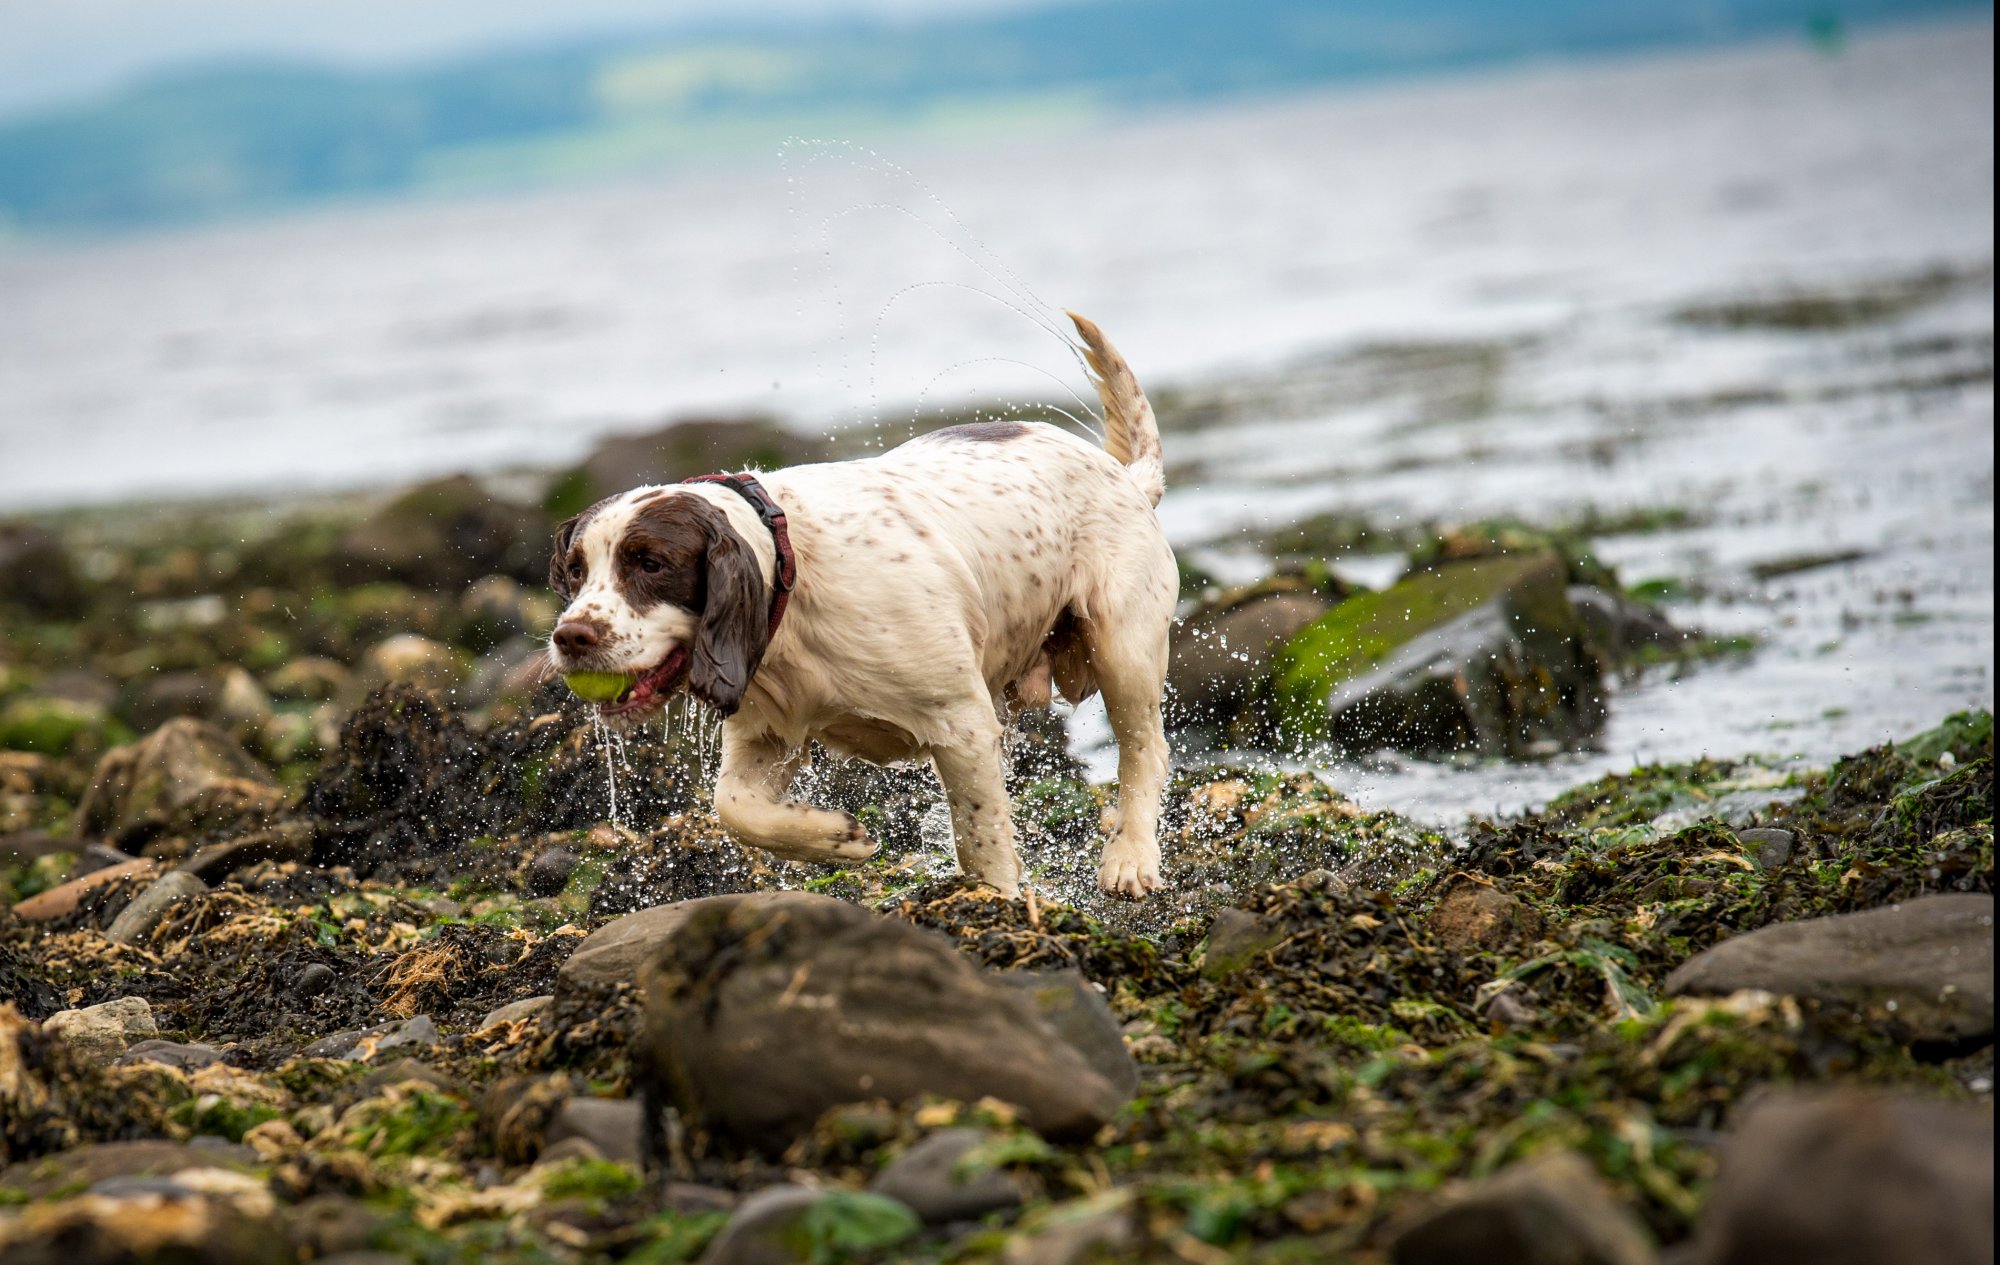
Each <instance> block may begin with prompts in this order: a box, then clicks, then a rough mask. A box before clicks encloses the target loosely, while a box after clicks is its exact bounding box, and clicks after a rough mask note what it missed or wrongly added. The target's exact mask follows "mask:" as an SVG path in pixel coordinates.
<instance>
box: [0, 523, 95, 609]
mask: <svg viewBox="0 0 2000 1265" xmlns="http://www.w3.org/2000/svg"><path fill="white" fill-rule="evenodd" d="M87 599H88V595H87V593H86V591H85V589H84V585H83V580H82V579H81V578H80V577H79V576H78V575H77V573H76V568H75V567H73V566H71V565H70V559H69V550H67V549H66V548H64V547H63V542H62V537H61V536H59V535H57V534H56V533H55V532H53V531H50V530H49V529H48V528H46V527H42V526H40V525H38V524H35V523H30V522H26V521H24V520H21V519H9V520H7V521H6V522H0V605H6V606H13V607H16V608H18V609H20V610H24V611H27V612H29V613H31V614H35V615H40V616H44V617H46V618H51V619H75V618H76V617H77V616H79V615H81V614H83V612H84V608H85V606H86V605H87Z"/></svg>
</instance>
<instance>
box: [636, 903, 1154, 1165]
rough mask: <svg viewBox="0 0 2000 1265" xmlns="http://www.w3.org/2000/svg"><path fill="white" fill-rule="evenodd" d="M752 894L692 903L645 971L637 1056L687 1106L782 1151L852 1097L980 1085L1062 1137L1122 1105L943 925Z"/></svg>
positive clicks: (972, 1093)
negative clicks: (934, 927)
mask: <svg viewBox="0 0 2000 1265" xmlns="http://www.w3.org/2000/svg"><path fill="white" fill-rule="evenodd" d="M762 895H763V896H764V897H765V899H762V900H759V899H757V898H756V897H752V896H723V897H713V898H709V899H706V900H703V901H701V902H699V906H698V908H696V909H694V910H692V911H691V912H690V913H689V914H688V915H686V918H685V921H684V922H683V923H682V925H681V926H680V927H679V928H678V929H677V930H675V931H674V932H673V933H672V934H670V935H668V936H667V937H666V938H665V941H664V943H662V944H660V945H659V947H658V950H657V951H656V954H655V956H654V958H653V960H652V961H651V962H649V963H648V964H647V966H646V968H645V970H644V972H643V973H642V975H641V978H640V991H641V994H642V1019H641V1025H640V1034H639V1038H638V1043H637V1044H638V1046H639V1049H638V1050H637V1051H635V1060H636V1061H637V1062H640V1063H642V1064H644V1066H645V1069H646V1071H645V1076H646V1080H645V1081H644V1084H645V1085H647V1086H649V1087H650V1090H651V1092H654V1093H656V1094H657V1095H658V1096H659V1097H660V1099H661V1100H662V1101H666V1102H670V1103H672V1104H674V1105H676V1106H678V1107H680V1108H681V1109H682V1110H683V1112H685V1113H687V1114H688V1115H689V1116H690V1117H691V1118H693V1119H696V1120H699V1121H701V1122H703V1123H704V1124H706V1125H708V1126H709V1127H711V1128H713V1129H714V1130H716V1131H718V1132H720V1133H723V1134H726V1135H728V1136H730V1137H732V1138H734V1139H736V1140H738V1141H741V1142H744V1143H746V1144H748V1145H750V1146H753V1147H759V1148H763V1149H766V1150H769V1151H772V1152H778V1151H782V1150H783V1149H784V1148H785V1147H786V1146H787V1145H789V1144H790V1143H791V1142H792V1141H793V1140H794V1139H795V1138H797V1137H798V1136H799V1135H800V1134H802V1133H804V1132H806V1131H807V1130H809V1129H810V1128H811V1127H812V1126H813V1124H814V1122H815V1121H817V1120H818V1119H819V1117H820V1115H821V1113H823V1112H825V1111H826V1110H827V1109H829V1108H831V1107H836V1106H840V1105H842V1104H847V1103H863V1102H869V1101H873V1100H877V1099H882V1100H887V1101H889V1102H892V1103H893V1102H905V1101H909V1100H911V1099H914V1098H918V1097H921V1096H923V1095H925V1094H935V1095H938V1096H940V1097H944V1098H952V1099H957V1100H960V1101H963V1102H974V1101H977V1100H978V1099H980V1098H985V1097H993V1098H998V1099H1000V1100H1002V1101H1005V1102H1010V1103H1013V1104H1015V1105H1016V1106H1018V1107H1019V1108H1020V1109H1021V1112H1022V1116H1023V1118H1024V1119H1025V1120H1026V1121H1027V1122H1028V1123H1029V1124H1030V1125H1031V1126H1033V1127H1034V1128H1035V1129H1037V1130H1039V1131H1041V1132H1042V1133H1045V1134H1047V1135H1049V1136H1051V1137H1055V1138H1063V1139H1067V1138H1079V1137H1088V1136H1090V1135H1091V1134H1093V1133H1095V1132H1096V1131H1097V1130H1098V1129H1099V1128H1101V1127H1103V1125H1104V1124H1105V1123H1106V1122H1108V1121H1109V1120H1110V1118H1111V1116H1112V1114H1113V1113H1115V1112H1116V1111H1117V1109H1118V1108H1119V1106H1120V1105H1122V1104H1123V1103H1124V1101H1125V1099H1126V1095H1125V1094H1123V1093H1121V1092H1120V1091H1119V1090H1118V1089H1117V1088H1116V1087H1115V1086H1113V1085H1112V1084H1111V1083H1110V1082H1109V1081H1107V1080H1106V1079H1105V1078H1104V1077H1103V1076H1102V1075H1101V1074H1100V1073H1099V1072H1098V1071H1097V1070H1096V1069H1095V1068H1093V1067H1091V1065H1090V1064H1089V1062H1088V1061H1087V1060H1086V1059H1085V1058H1084V1056H1083V1055H1081V1054H1079V1053H1078V1052H1077V1051H1076V1049H1075V1048H1074V1047H1072V1046H1071V1045H1070V1044H1069V1043H1068V1042H1066V1041H1064V1040H1062V1039H1061V1038H1060V1037H1059V1036H1058V1035H1057V1034H1056V1033H1055V1031H1054V1030H1053V1029H1052V1028H1051V1027H1050V1026H1049V1024H1048V1023H1047V1022H1046V1021H1044V1020H1043V1019H1042V1018H1041V1016H1040V1015H1039V1014H1037V1013H1036V1010H1035V1006H1034V1003H1033V1002H1032V1001H1031V1000H1030V999H1029V998H1027V997H1025V996H1023V995H1022V993H1021V992H1020V990H1019V989H1018V988H1014V987H1009V986H1008V985H1006V984H1002V983H999V982H997V981H995V980H993V979H992V978H991V977H990V976H988V975H986V974H985V973H983V972H981V971H980V970H979V969H978V968H977V967H975V966H974V965H973V964H972V963H971V962H970V961H969V960H967V959H966V958H965V957H964V956H963V955H962V954H960V953H959V952H958V951H957V950H956V949H955V948H954V947H953V946H952V944H951V942H950V941H948V940H947V939H945V938H944V937H943V936H941V935H938V934H937V933H935V932H931V931H927V930H924V929H922V928H919V927H915V926H912V925H910V924H908V923H904V922H899V921H895V920H891V919H887V918H882V917H879V916H877V915H875V914H872V913H870V912H869V911H868V910H865V909H862V908H860V907H859V906H856V905H850V904H847V903H845V902H843V901H838V900H833V899H831V898H828V897H824V896H816V895H812V894H810V893H804V892H774V893H764V894H762ZM773 898H776V899H773Z"/></svg>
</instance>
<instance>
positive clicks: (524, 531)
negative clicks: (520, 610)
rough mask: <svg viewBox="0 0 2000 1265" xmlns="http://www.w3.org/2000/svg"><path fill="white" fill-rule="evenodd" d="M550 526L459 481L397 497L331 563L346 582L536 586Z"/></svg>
mask: <svg viewBox="0 0 2000 1265" xmlns="http://www.w3.org/2000/svg"><path fill="white" fill-rule="evenodd" d="M552 533H553V525H552V524H551V523H550V521H549V518H548V516H547V515H546V514H544V513H542V512H541V511H540V510H538V509H535V508H533V507H531V506H526V505H520V504H516V503H514V502H510V501H506V500H502V499H500V498H498V497H495V496H493V495H492V494H491V493H489V492H487V491H486V489H485V488H483V487H481V486H480V485H479V483H478V481H477V480H474V479H472V478H470V477H469V476H466V475H462V474H461V475H453V476H451V477H449V478H443V479H434V480H432V481H430V482H428V483H422V484H419V485H417V486H416V487H413V488H410V489H408V490H407V491H405V492H403V493H401V494H399V495H398V496H396V497H395V498H394V499H393V500H391V501H390V502H389V503H388V504H386V505H384V506H382V507H381V508H380V509H378V510H376V511H375V512H374V513H372V514H370V515H369V516H368V517H367V518H365V519H363V520H362V521H361V522H359V523H357V524H355V525H354V527H353V528H351V529H350V530H349V531H348V532H347V534H346V535H345V536H343V537H342V538H341V540H340V543H339V544H338V545H337V546H335V548H334V551H333V555H332V563H333V566H334V569H335V574H336V576H337V577H338V578H339V579H341V580H342V581H344V582H346V583H350V584H352V583H358V582H363V581H368V580H400V581H402V582H404V583H406V584H409V585H412V586H414V587H416V588H420V589H438V590H443V589H459V588H463V587H464V586H466V585H468V584H471V583H472V582H473V581H475V580H477V579H479V578H480V577H481V576H485V575H494V574H499V575H510V576H513V577H514V578H515V579H517V580H521V581H523V582H525V583H531V584H532V583H539V582H540V581H541V579H542V577H543V576H544V575H545V574H546V573H547V571H548V559H549V540H550V537H551V535H552Z"/></svg>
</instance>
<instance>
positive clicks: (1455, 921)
mask: <svg viewBox="0 0 2000 1265" xmlns="http://www.w3.org/2000/svg"><path fill="white" fill-rule="evenodd" d="M1424 926H1425V927H1426V928H1427V929H1428V930H1429V931H1430V933H1431V935H1432V936H1433V937H1435V938H1436V940H1437V942H1438V943H1439V944H1442V945H1444V946H1445V947H1446V948H1448V949H1453V950H1456V951H1457V952H1460V953H1473V952H1479V951H1492V950H1496V949H1501V948H1505V947H1507V946H1509V945H1519V944H1532V943H1533V942H1534V941H1535V940H1536V939H1537V938H1539V937H1540V936H1541V934H1542V918H1541V915H1540V914H1537V913H1536V912H1535V911H1534V909H1533V908H1532V907H1531V906H1529V905H1528V904H1526V903H1525V902H1523V901H1522V900H1521V899H1520V898H1519V897H1517V896H1512V895H1509V894H1508V893H1506V892H1503V891H1501V890H1500V889H1499V888H1497V887H1494V886H1493V885H1492V884H1490V883H1482V882H1480V881H1479V880H1477V879H1474V878H1472V877H1470V876H1469V875H1456V876H1454V877H1453V878H1451V879H1448V880H1447V881H1446V883H1445V886H1444V890H1443V891H1442V892H1440V893H1439V895H1438V897H1437V899H1436V900H1435V901H1434V902H1433V903H1432V905H1431V912H1430V914H1429V916H1428V917H1426V918H1425V919H1424Z"/></svg>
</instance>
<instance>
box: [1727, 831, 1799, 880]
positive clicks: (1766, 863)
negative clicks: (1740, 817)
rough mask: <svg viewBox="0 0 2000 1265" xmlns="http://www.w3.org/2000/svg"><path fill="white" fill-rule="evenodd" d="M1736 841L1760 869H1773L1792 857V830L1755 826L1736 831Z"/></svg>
mask: <svg viewBox="0 0 2000 1265" xmlns="http://www.w3.org/2000/svg"><path fill="white" fill-rule="evenodd" d="M1736 841H1737V842H1738V843H1741V844H1742V845H1743V847H1744V850H1745V851H1747V852H1749V853H1750V859H1751V860H1753V861H1755V862H1756V863H1757V868H1758V869H1760V870H1766V871H1768V870H1775V869H1778V868H1780V867H1782V866H1783V865H1784V864H1785V862H1787V861H1789V860H1791V859H1792V846H1793V844H1792V832H1791V831H1789V830H1780V829H1778V828H1777V827H1775V826H1755V827H1752V828H1751V829H1748V830H1739V831H1737V832H1736Z"/></svg>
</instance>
